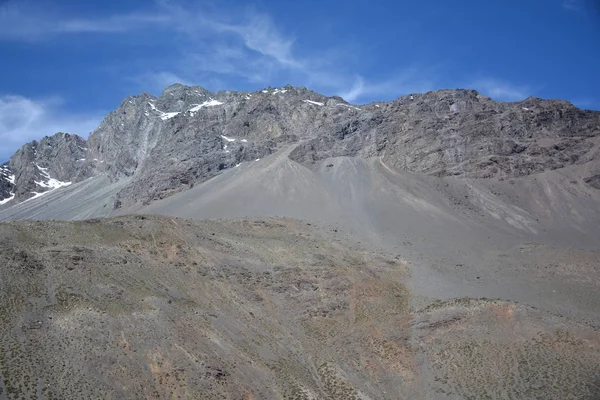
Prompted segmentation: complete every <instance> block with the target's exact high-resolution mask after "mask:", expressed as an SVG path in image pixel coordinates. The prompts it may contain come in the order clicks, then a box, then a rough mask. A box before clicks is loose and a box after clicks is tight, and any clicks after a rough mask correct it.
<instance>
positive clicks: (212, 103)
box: [188, 99, 223, 117]
mask: <svg viewBox="0 0 600 400" xmlns="http://www.w3.org/2000/svg"><path fill="white" fill-rule="evenodd" d="M221 104H223V103H221V102H220V101H218V100H214V99H210V100H208V101H205V102H204V103H202V104H192V105H193V106H195V107H192V108H190V109H189V110H188V112H189V113H190V115H191V116H192V117H193V116H194V114H195V113H197V112H198V111H200V109H201V108H202V107H214V106H220V105H221Z"/></svg>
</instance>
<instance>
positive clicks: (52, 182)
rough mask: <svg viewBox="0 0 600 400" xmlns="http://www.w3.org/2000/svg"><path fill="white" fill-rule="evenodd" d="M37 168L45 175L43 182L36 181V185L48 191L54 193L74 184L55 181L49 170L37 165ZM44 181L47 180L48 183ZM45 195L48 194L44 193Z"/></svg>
mask: <svg viewBox="0 0 600 400" xmlns="http://www.w3.org/2000/svg"><path fill="white" fill-rule="evenodd" d="M35 166H36V167H37V168H38V169H39V170H40V173H41V174H42V175H43V180H41V181H39V182H38V181H34V182H35V184H36V185H38V186H41V187H43V188H48V189H50V190H49V191H52V190H54V189H58V188H61V187H63V186H69V185H70V184H71V183H72V182H61V181H59V180H58V179H54V178H52V177H51V176H50V174H49V173H48V168H42V167H40V166H39V165H37V164H35ZM44 180H47V181H46V182H44ZM44 193H46V192H44Z"/></svg>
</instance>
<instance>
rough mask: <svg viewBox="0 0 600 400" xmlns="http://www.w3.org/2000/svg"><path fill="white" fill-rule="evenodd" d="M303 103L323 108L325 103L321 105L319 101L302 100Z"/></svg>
mask: <svg viewBox="0 0 600 400" xmlns="http://www.w3.org/2000/svg"><path fill="white" fill-rule="evenodd" d="M302 101H303V102H305V103H309V104H314V105H315V106H324V105H325V103H321V102H319V101H312V100H302Z"/></svg>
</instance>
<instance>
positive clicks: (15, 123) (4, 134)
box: [0, 95, 102, 163]
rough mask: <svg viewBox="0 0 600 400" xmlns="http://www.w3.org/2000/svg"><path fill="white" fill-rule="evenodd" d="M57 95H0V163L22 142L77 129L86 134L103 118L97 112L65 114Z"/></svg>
mask: <svg viewBox="0 0 600 400" xmlns="http://www.w3.org/2000/svg"><path fill="white" fill-rule="evenodd" d="M61 103H62V101H61V100H60V99H58V98H54V99H48V100H33V99H30V98H26V97H22V96H11V95H5V96H0V163H1V162H3V161H6V160H7V159H8V158H9V157H10V156H11V155H12V153H13V152H14V151H15V149H16V148H18V147H19V146H21V145H22V144H23V143H25V142H28V141H31V140H34V139H37V140H39V139H41V138H42V137H44V136H50V135H53V134H54V133H56V132H66V133H76V134H78V135H80V136H83V137H86V138H87V136H88V134H89V133H90V132H91V131H93V130H94V129H96V127H97V126H98V125H99V123H100V121H101V120H102V116H101V115H100V113H98V114H97V115H96V114H94V115H91V114H90V115H88V114H68V113H65V112H63V111H62V110H61V109H60V105H61Z"/></svg>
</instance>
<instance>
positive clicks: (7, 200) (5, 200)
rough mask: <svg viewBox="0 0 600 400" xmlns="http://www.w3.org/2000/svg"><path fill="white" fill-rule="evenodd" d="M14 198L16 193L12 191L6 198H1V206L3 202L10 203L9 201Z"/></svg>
mask: <svg viewBox="0 0 600 400" xmlns="http://www.w3.org/2000/svg"><path fill="white" fill-rule="evenodd" d="M14 198H15V194H14V193H11V194H10V197H7V198H6V199H4V200H0V206H1V205H3V204H6V203H8V202H9V201H11V200H12V199H14Z"/></svg>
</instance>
